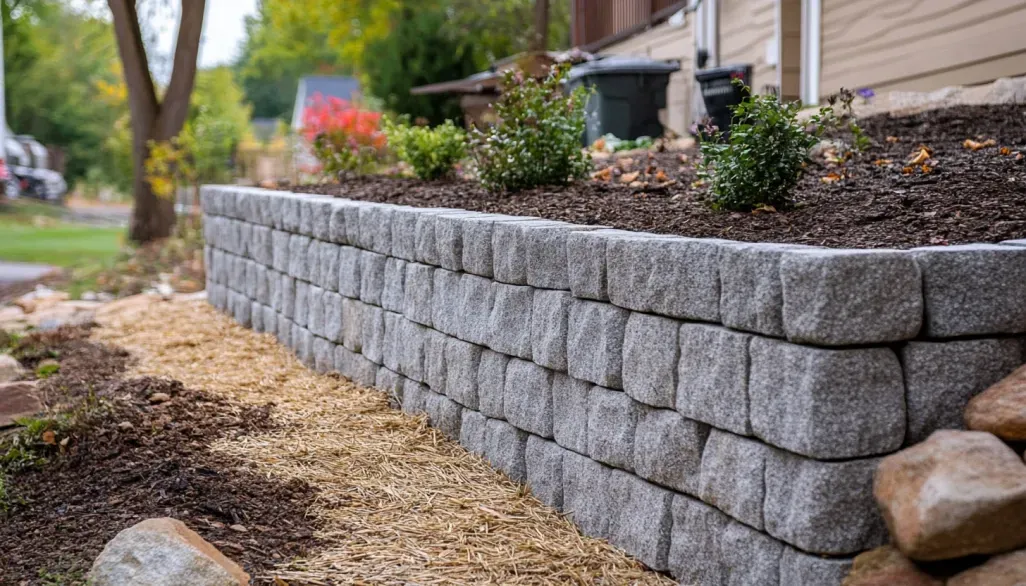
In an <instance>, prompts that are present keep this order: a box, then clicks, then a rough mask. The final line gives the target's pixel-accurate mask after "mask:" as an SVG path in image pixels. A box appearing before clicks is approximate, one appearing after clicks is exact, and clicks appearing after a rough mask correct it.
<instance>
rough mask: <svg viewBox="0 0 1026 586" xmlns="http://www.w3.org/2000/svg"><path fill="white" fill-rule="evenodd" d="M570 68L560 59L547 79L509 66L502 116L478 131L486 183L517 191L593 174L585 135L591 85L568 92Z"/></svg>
mask: <svg viewBox="0 0 1026 586" xmlns="http://www.w3.org/2000/svg"><path fill="white" fill-rule="evenodd" d="M569 71H570V69H569V65H567V64H560V65H557V66H555V67H553V68H552V69H551V70H550V71H549V74H548V75H547V76H546V77H545V78H544V79H542V80H537V79H534V78H532V77H530V76H525V75H524V74H523V73H522V72H519V71H516V72H514V71H508V72H506V74H505V76H504V77H503V84H502V86H503V93H502V96H501V97H500V98H499V100H498V102H496V104H495V113H496V115H497V117H498V121H497V122H496V123H495V124H494V125H492V126H490V127H488V128H487V129H485V130H475V131H473V132H472V145H473V155H474V162H475V163H476V165H477V170H478V176H479V177H480V179H481V182H482V183H483V184H484V185H485V187H487V188H489V189H493V190H502V191H517V190H521V189H528V188H531V187H536V186H538V185H566V184H568V183H570V182H572V181H574V180H576V179H580V178H583V177H585V176H587V174H588V170H589V169H590V168H591V159H590V156H589V155H588V154H587V153H586V152H585V151H584V150H583V149H582V148H581V136H582V135H583V134H584V128H585V121H586V119H585V110H584V106H585V103H586V102H587V99H588V91H587V90H586V89H584V88H582V87H579V88H576V89H575V90H573V91H572V92H570V93H569V94H566V93H564V91H563V84H564V82H565V81H566V79H567V76H568V74H569Z"/></svg>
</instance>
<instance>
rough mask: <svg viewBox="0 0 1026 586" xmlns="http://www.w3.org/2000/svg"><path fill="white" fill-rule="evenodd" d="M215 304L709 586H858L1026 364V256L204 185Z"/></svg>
mask: <svg viewBox="0 0 1026 586" xmlns="http://www.w3.org/2000/svg"><path fill="white" fill-rule="evenodd" d="M201 201H202V205H203V210H204V214H205V224H204V226H205V228H204V234H205V237H206V241H207V242H206V245H207V246H206V248H205V249H204V259H205V261H206V264H207V289H208V299H209V301H210V303H211V304H212V305H213V306H214V307H216V308H217V309H218V310H220V311H222V312H224V313H226V314H228V315H231V316H232V317H233V318H234V319H235V320H236V321H238V322H240V323H241V324H243V325H245V326H247V327H251V328H253V329H255V330H256V331H262V332H267V333H271V334H274V335H276V336H277V338H278V340H279V341H280V342H281V343H282V344H284V345H286V346H289V347H290V348H292V349H293V351H294V352H295V353H296V355H297V356H298V357H299V358H300V359H301V360H302V361H303V362H304V363H306V364H308V365H309V366H310V367H311V368H315V369H317V370H319V371H322V372H326V371H330V370H334V371H337V372H339V373H341V374H342V375H343V376H345V377H347V378H349V379H351V380H352V381H353V382H355V383H357V384H360V385H363V386H372V387H377V388H379V389H382V390H383V391H384V392H386V393H387V394H388V395H389V400H390V403H391V404H392V405H393V406H395V407H399V408H401V409H402V410H403V411H404V412H406V413H409V414H411V415H418V416H422V415H421V414H425V415H426V419H427V421H428V423H429V424H430V425H432V426H434V427H436V428H438V429H439V430H440V431H441V433H442V434H443V435H445V436H447V437H449V438H451V439H452V440H454V441H459V442H460V443H462V444H463V445H464V446H466V448H467V449H468V450H470V451H472V452H474V453H477V454H479V455H481V456H482V457H484V458H485V459H486V460H487V461H489V462H490V463H492V465H493V466H495V467H496V468H498V469H500V470H502V471H504V472H505V473H506V474H508V475H509V476H510V478H511V479H513V480H515V481H517V482H525V483H527V484H528V485H529V486H530V488H531V491H532V492H533V493H534V495H535V496H536V497H538V498H539V499H540V500H541V501H542V502H544V503H546V504H547V505H549V506H552V507H554V508H556V509H559V510H562V511H564V512H565V513H566V514H567V515H568V517H569V518H570V519H572V520H573V521H574V522H576V523H577V524H578V526H579V527H580V528H581V530H582V531H584V532H585V533H587V534H589V535H594V536H598V537H603V538H607V539H609V540H610V541H612V542H613V543H614V544H616V545H618V546H619V547H621V548H623V549H625V550H626V551H627V552H628V553H630V554H632V555H633V556H635V557H636V558H638V559H640V560H642V561H643V562H644V563H645V564H647V565H648V566H650V567H652V568H654V569H658V570H663V571H668V572H669V573H671V574H672V575H673V576H674V577H675V578H677V579H679V580H681V581H682V582H683V583H687V584H699V585H706V584H712V585H716V586H721V585H738V586H740V585H747V584H772V585H777V584H779V585H781V586H782V585H784V584H787V585H788V586H790V585H799V586H801V585H810V586H811V585H816V586H821V585H836V584H839V583H840V581H841V579H842V577H843V576H844V575H845V573H846V572H847V570H848V568H849V567H850V565H851V559H852V557H853V556H854V555H855V554H857V553H859V552H860V551H863V550H866V549H869V548H871V547H874V546H876V545H878V544H880V543H882V542H883V540H884V538H885V531H884V528H883V522H882V519H881V518H880V516H879V514H878V513H877V511H876V507H875V506H874V504H873V500H872V496H871V495H872V492H871V486H872V476H873V470H874V469H875V467H876V463H877V462H878V460H879V458H880V457H882V456H883V455H885V454H888V453H891V452H893V451H894V450H896V449H898V448H900V447H902V446H903V445H906V444H908V443H912V442H915V441H919V440H921V439H922V438H924V437H926V436H927V435H929V434H930V433H931V432H932V431H934V430H936V429H939V428H946V427H960V426H961V425H962V422H961V411H962V409H963V407H964V405H965V403H966V402H967V401H968V400H969V399H970V398H971V397H972V396H974V395H975V394H976V393H978V392H980V391H981V390H982V389H984V388H986V387H987V386H988V385H989V384H991V383H992V382H994V381H996V380H998V379H1000V378H1002V377H1003V376H1005V375H1007V374H1008V373H1009V372H1010V371H1011V370H1013V369H1015V368H1016V367H1018V366H1019V365H1020V364H1022V363H1023V361H1024V358H1026V356H1024V353H1026V348H1024V342H1023V339H1022V337H1021V336H1022V335H1023V334H1026V285H1024V284H1023V283H1026V256H1024V255H1026V252H1024V251H1026V246H1022V245H1021V243H1016V242H1009V243H1003V244H1001V245H972V246H956V247H931V248H922V249H914V250H911V251H851V250H847V251H844V250H840V251H838V250H825V249H817V248H812V247H804V246H795V245H781V244H749V243H736V242H728V241H723V240H712V239H695V238H679V237H673V236H664V235H656V234H640V233H634V232H628V231H624V230H613V229H606V228H596V227H585V226H575V225H572V224H567V223H564V222H556V221H551V220H543V219H537V218H518V217H510V216H501V215H496V214H484V213H478V212H467V211H462V210H450V209H417V208H408V207H402V206H392V205H386V204H377V203H366V202H358V201H349V200H344V199H338V198H327V197H310V196H305V195H296V194H291V193H284V192H275V191H266V190H259V189H249V188H236V187H204V188H203V189H202V191H201Z"/></svg>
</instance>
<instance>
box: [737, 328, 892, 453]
mask: <svg viewBox="0 0 1026 586" xmlns="http://www.w3.org/2000/svg"><path fill="white" fill-rule="evenodd" d="M750 352H751V381H750V385H749V398H750V400H751V421H752V431H753V433H754V434H755V435H756V437H759V438H761V439H763V440H765V441H767V442H769V443H771V444H773V445H775V446H780V447H782V448H785V449H788V450H791V451H793V452H796V453H799V454H803V455H806V456H809V457H811V458H821V459H834V458H855V457H860V456H869V455H874V454H883V453H888V452H892V451H894V450H896V449H898V448H899V447H901V443H902V441H903V440H904V438H905V400H904V394H905V386H904V383H903V380H902V373H901V365H900V364H899V363H898V357H897V356H896V355H895V354H894V352H893V351H892V350H891V349H889V348H864V349H855V350H829V349H824V348H812V347H809V346H798V345H796V344H789V343H787V342H781V341H777V340H770V339H767V338H755V339H753V340H752V344H751V347H750Z"/></svg>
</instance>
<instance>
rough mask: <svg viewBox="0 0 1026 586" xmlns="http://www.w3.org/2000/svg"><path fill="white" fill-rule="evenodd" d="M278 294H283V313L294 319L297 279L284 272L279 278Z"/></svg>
mask: <svg viewBox="0 0 1026 586" xmlns="http://www.w3.org/2000/svg"><path fill="white" fill-rule="evenodd" d="M278 294H279V295H280V296H281V313H282V315H284V316H285V317H287V318H289V319H292V318H293V317H294V316H295V309H296V280H295V279H293V278H292V277H290V276H288V275H286V274H282V275H281V277H280V278H279V280H278Z"/></svg>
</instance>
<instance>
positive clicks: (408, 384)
mask: <svg viewBox="0 0 1026 586" xmlns="http://www.w3.org/2000/svg"><path fill="white" fill-rule="evenodd" d="M430 393H431V390H430V389H428V388H427V387H426V386H424V385H423V384H421V383H418V382H417V381H415V380H409V379H407V380H405V381H403V404H402V411H403V413H406V414H408V415H419V414H421V413H426V412H427V398H428V395H429V394H430Z"/></svg>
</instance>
